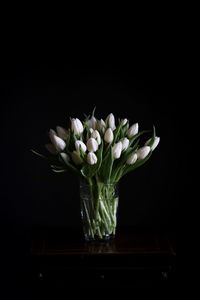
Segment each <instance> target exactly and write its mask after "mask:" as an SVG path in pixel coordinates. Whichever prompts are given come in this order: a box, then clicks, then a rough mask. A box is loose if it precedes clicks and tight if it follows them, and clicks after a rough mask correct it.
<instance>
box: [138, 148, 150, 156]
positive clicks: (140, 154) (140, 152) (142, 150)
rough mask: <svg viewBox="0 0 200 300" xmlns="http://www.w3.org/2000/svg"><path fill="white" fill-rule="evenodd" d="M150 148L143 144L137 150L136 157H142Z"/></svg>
mask: <svg viewBox="0 0 200 300" xmlns="http://www.w3.org/2000/svg"><path fill="white" fill-rule="evenodd" d="M150 150H151V148H150V147H149V146H144V147H142V148H140V149H138V150H137V157H138V159H144V158H145V157H147V155H148V154H149V152H150Z"/></svg>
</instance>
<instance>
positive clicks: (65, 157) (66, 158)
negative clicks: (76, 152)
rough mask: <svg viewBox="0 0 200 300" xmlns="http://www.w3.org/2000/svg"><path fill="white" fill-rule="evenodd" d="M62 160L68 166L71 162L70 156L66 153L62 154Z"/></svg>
mask: <svg viewBox="0 0 200 300" xmlns="http://www.w3.org/2000/svg"><path fill="white" fill-rule="evenodd" d="M60 155H61V157H62V159H63V160H64V162H65V163H66V164H67V163H68V162H69V160H70V158H69V155H67V154H66V153H64V152H62V153H60Z"/></svg>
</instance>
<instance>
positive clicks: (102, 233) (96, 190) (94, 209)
mask: <svg viewBox="0 0 200 300" xmlns="http://www.w3.org/2000/svg"><path fill="white" fill-rule="evenodd" d="M118 201H119V196H118V185H117V184H113V183H112V184H107V183H102V182H99V181H96V180H89V181H86V180H81V181H80V204H81V218H82V224H83V233H84V238H85V240H86V241H95V240H99V241H105V240H110V239H113V238H114V236H115V232H116V226H117V208H118Z"/></svg>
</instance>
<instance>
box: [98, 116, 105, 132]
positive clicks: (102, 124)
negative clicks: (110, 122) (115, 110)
mask: <svg viewBox="0 0 200 300" xmlns="http://www.w3.org/2000/svg"><path fill="white" fill-rule="evenodd" d="M105 128H106V123H105V122H104V120H103V119H101V120H98V121H97V129H98V131H100V132H102V133H104V132H105Z"/></svg>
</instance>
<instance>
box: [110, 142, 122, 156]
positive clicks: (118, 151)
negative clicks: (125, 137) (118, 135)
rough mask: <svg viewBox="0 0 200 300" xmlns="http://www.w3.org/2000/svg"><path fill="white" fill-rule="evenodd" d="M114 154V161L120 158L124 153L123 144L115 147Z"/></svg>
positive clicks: (119, 143)
mask: <svg viewBox="0 0 200 300" xmlns="http://www.w3.org/2000/svg"><path fill="white" fill-rule="evenodd" d="M112 153H113V158H114V159H117V158H120V156H121V153H122V142H118V143H116V144H115V145H114V146H113V148H112Z"/></svg>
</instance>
